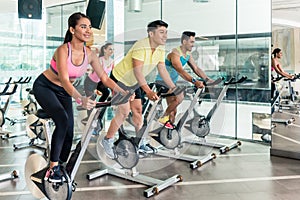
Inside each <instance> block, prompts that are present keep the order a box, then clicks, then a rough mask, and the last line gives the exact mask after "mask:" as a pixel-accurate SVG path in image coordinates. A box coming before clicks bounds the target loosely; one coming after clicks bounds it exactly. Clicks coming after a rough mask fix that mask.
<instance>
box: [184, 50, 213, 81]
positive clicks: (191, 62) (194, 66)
mask: <svg viewBox="0 0 300 200" xmlns="http://www.w3.org/2000/svg"><path fill="white" fill-rule="evenodd" d="M188 65H189V66H190V67H191V69H192V70H193V72H194V73H195V74H197V76H199V77H201V78H202V79H204V80H205V81H209V80H210V78H209V77H208V76H207V75H206V74H205V72H204V71H203V70H202V69H200V67H198V66H197V64H196V62H195V60H194V58H193V57H192V55H190V59H189V61H188Z"/></svg>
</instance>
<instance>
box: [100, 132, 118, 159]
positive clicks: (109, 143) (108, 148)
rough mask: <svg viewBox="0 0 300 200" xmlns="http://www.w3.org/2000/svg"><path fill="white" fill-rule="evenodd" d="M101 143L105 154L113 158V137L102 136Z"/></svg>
mask: <svg viewBox="0 0 300 200" xmlns="http://www.w3.org/2000/svg"><path fill="white" fill-rule="evenodd" d="M101 145H102V147H103V148H104V152H105V154H106V155H107V156H108V157H109V158H111V159H113V158H114V157H115V154H114V150H113V146H114V138H106V137H104V138H103V139H102V141H101Z"/></svg>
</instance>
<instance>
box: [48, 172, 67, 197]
mask: <svg viewBox="0 0 300 200" xmlns="http://www.w3.org/2000/svg"><path fill="white" fill-rule="evenodd" d="M61 173H66V172H61ZM65 177H66V176H65ZM66 178H67V179H68V177H66ZM43 182H44V186H45V188H44V189H45V192H46V194H47V197H48V199H51V200H52V199H53V200H54V199H55V200H69V199H71V196H72V183H71V182H70V180H67V181H64V182H63V183H50V182H49V181H47V180H43Z"/></svg>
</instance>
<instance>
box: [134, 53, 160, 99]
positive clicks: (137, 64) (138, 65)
mask: <svg viewBox="0 0 300 200" xmlns="http://www.w3.org/2000/svg"><path fill="white" fill-rule="evenodd" d="M132 63H133V72H134V75H135V78H136V80H137V81H138V83H139V85H140V87H141V88H142V89H143V90H144V91H145V93H146V95H147V97H148V98H149V99H150V100H157V99H158V96H157V94H156V93H155V92H153V91H152V90H151V89H150V87H149V86H148V83H147V81H146V79H145V76H144V74H143V72H142V69H143V67H144V62H143V61H140V60H137V59H134V58H132Z"/></svg>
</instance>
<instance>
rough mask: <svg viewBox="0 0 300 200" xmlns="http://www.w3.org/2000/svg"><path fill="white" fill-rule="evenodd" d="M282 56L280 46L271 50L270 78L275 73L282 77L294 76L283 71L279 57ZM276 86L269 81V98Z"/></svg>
mask: <svg viewBox="0 0 300 200" xmlns="http://www.w3.org/2000/svg"><path fill="white" fill-rule="evenodd" d="M281 57H282V51H281V49H280V48H275V49H274V50H273V52H272V59H271V78H272V79H274V78H275V76H276V75H281V76H283V77H286V78H289V79H293V78H294V76H293V75H291V74H289V73H287V72H285V71H284V70H283V68H282V67H281V63H280V61H279V60H280V59H281ZM275 90H276V87H275V84H274V83H273V82H271V98H273V97H274V93H275Z"/></svg>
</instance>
